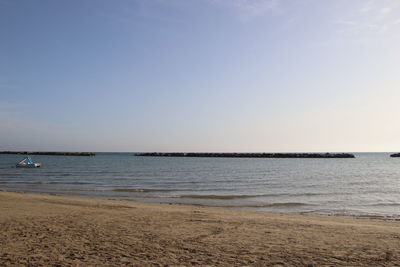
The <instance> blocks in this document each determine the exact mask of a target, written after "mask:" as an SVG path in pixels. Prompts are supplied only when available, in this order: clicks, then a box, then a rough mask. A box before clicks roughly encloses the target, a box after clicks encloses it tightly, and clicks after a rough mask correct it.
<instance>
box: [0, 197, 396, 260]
mask: <svg viewBox="0 0 400 267" xmlns="http://www.w3.org/2000/svg"><path fill="white" fill-rule="evenodd" d="M0 229H1V232H0V265H1V266H16V265H30V266H49V265H51V266H96V265H97V266H105V265H106V266H120V265H129V266H189V265H200V266H207V265H208V266H400V255H399V252H400V223H399V222H388V221H378V220H370V219H354V218H343V217H333V216H311V215H294V214H276V213H267V212H252V211H239V210H230V209H221V208H204V207H197V206H183V205H168V204H148V203H137V202H130V201H112V200H99V199H81V198H72V197H58V196H49V195H32V194H22V193H9V192H0Z"/></svg>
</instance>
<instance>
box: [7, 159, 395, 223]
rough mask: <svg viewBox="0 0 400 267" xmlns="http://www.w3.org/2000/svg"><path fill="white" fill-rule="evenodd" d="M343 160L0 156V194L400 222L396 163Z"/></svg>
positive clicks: (390, 161) (381, 160)
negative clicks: (27, 160) (28, 163)
mask: <svg viewBox="0 0 400 267" xmlns="http://www.w3.org/2000/svg"><path fill="white" fill-rule="evenodd" d="M354 154H355V156H356V158H353V159H352V158H349V159H336V158H334V159H324V158H320V159H311V158H304V159H300V158H299V159H295V158H292V159H281V158H279V159H273V158H189V157H187V158H186V157H138V156H135V153H97V155H96V156H95V157H76V156H43V155H37V156H35V155H34V156H32V158H33V160H34V161H35V162H40V163H41V164H42V167H41V168H35V169H24V168H16V167H15V164H16V163H17V162H19V161H20V160H22V159H23V158H24V156H23V155H0V190H1V191H12V192H26V193H40V194H51V195H60V196H64V195H68V196H77V197H85V198H88V197H89V198H101V199H115V200H131V201H142V202H156V203H174V204H190V205H199V206H211V207H225V208H234V209H247V210H257V211H272V212H283V213H302V214H303V213H310V214H321V215H342V216H355V217H369V218H377V219H385V220H400V158H391V157H390V154H389V153H354Z"/></svg>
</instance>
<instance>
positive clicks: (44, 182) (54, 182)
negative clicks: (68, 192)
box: [18, 181, 93, 185]
mask: <svg viewBox="0 0 400 267" xmlns="http://www.w3.org/2000/svg"><path fill="white" fill-rule="evenodd" d="M18 183H19V184H60V185H61V184H76V185H79V184H93V183H88V182H57V181H33V182H18Z"/></svg>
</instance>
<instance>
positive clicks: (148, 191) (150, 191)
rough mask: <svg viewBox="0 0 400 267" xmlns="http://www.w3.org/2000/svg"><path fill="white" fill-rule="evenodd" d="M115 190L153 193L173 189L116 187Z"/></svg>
mask: <svg viewBox="0 0 400 267" xmlns="http://www.w3.org/2000/svg"><path fill="white" fill-rule="evenodd" d="M110 191H113V192H132V193H152V192H172V191H175V190H172V189H147V188H114V189H112V190H110Z"/></svg>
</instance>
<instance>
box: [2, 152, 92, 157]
mask: <svg viewBox="0 0 400 267" xmlns="http://www.w3.org/2000/svg"><path fill="white" fill-rule="evenodd" d="M0 154H17V155H51V156H96V154H95V153H91V152H32V151H0Z"/></svg>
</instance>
